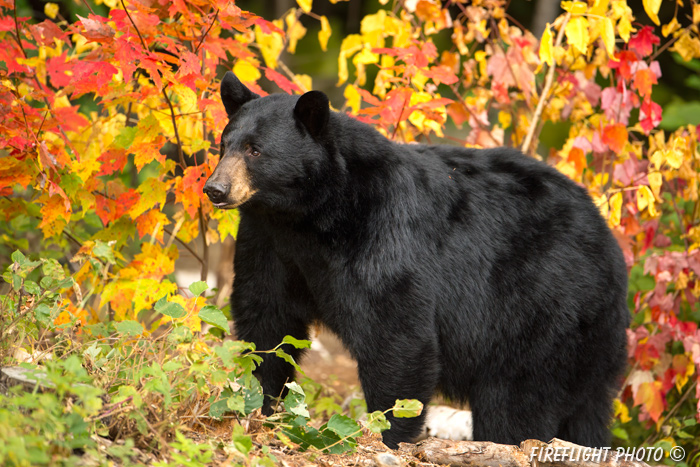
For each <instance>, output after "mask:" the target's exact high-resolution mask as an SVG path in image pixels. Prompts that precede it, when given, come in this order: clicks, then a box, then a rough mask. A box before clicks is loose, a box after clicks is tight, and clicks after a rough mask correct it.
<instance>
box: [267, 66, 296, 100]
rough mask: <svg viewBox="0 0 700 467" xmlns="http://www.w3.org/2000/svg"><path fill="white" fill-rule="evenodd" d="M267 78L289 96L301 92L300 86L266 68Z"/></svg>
mask: <svg viewBox="0 0 700 467" xmlns="http://www.w3.org/2000/svg"><path fill="white" fill-rule="evenodd" d="M265 77H266V78H267V79H269V80H270V81H272V82H273V83H275V84H276V85H277V86H279V87H280V89H282V90H283V91H284V92H286V93H287V94H292V93H293V92H294V91H297V92H301V89H300V88H299V86H297V85H296V84H294V83H293V82H292V81H290V80H288V79H287V78H286V77H285V76H283V75H282V74H281V73H278V72H276V71H275V70H273V69H271V68H265Z"/></svg>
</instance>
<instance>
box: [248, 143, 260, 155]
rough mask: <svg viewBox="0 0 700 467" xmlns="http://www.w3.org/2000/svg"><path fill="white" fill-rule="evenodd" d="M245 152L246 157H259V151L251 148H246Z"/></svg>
mask: <svg viewBox="0 0 700 467" xmlns="http://www.w3.org/2000/svg"><path fill="white" fill-rule="evenodd" d="M245 152H246V155H247V156H251V157H258V156H259V155H260V151H259V150H258V149H257V148H255V147H253V146H247V147H246V148H245Z"/></svg>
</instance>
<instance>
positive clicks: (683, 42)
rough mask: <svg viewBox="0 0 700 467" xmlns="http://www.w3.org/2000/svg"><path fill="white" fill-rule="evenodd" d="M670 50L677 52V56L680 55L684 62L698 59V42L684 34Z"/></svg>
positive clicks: (699, 55) (699, 44)
mask: <svg viewBox="0 0 700 467" xmlns="http://www.w3.org/2000/svg"><path fill="white" fill-rule="evenodd" d="M671 50H673V51H674V52H678V55H680V56H681V58H682V59H683V60H684V61H686V62H689V61H690V60H692V59H693V58H696V57H700V40H698V38H697V37H691V36H690V34H688V33H687V32H684V33H683V34H681V37H680V38H679V39H678V40H677V41H676V43H675V44H673V47H672V48H671Z"/></svg>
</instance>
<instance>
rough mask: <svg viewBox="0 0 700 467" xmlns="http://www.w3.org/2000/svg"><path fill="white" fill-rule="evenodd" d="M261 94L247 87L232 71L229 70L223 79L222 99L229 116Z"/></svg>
mask: <svg viewBox="0 0 700 467" xmlns="http://www.w3.org/2000/svg"><path fill="white" fill-rule="evenodd" d="M258 97H260V96H258V95H257V94H255V93H254V92H251V90H250V89H248V88H247V87H245V85H244V84H243V83H241V80H239V79H238V77H237V76H236V75H234V74H233V73H232V72H230V71H227V72H226V74H225V75H224V79H222V80H221V101H222V102H223V103H224V107H225V108H226V113H227V114H228V116H229V117H231V116H232V115H233V114H235V113H236V112H238V109H240V108H241V106H242V105H243V104H245V103H246V102H248V101H250V100H253V99H256V98H258Z"/></svg>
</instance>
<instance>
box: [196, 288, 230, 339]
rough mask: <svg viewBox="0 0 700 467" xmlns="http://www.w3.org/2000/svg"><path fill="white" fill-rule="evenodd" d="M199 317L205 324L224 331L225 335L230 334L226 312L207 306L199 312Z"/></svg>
mask: <svg viewBox="0 0 700 467" xmlns="http://www.w3.org/2000/svg"><path fill="white" fill-rule="evenodd" d="M195 284H196V282H195ZM192 285H194V284H192ZM191 287H192V286H190V290H191ZM193 293H194V292H193ZM200 293H201V292H200ZM196 295H199V294H196ZM198 316H199V319H201V320H202V321H204V322H205V323H207V324H210V325H212V326H215V327H217V328H219V329H221V330H222V331H224V333H227V334H228V332H229V329H228V320H227V319H226V315H224V312H223V311H221V310H219V309H218V308H217V307H215V306H212V305H207V306H205V307H203V308H202V309H201V310H199V314H198Z"/></svg>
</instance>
